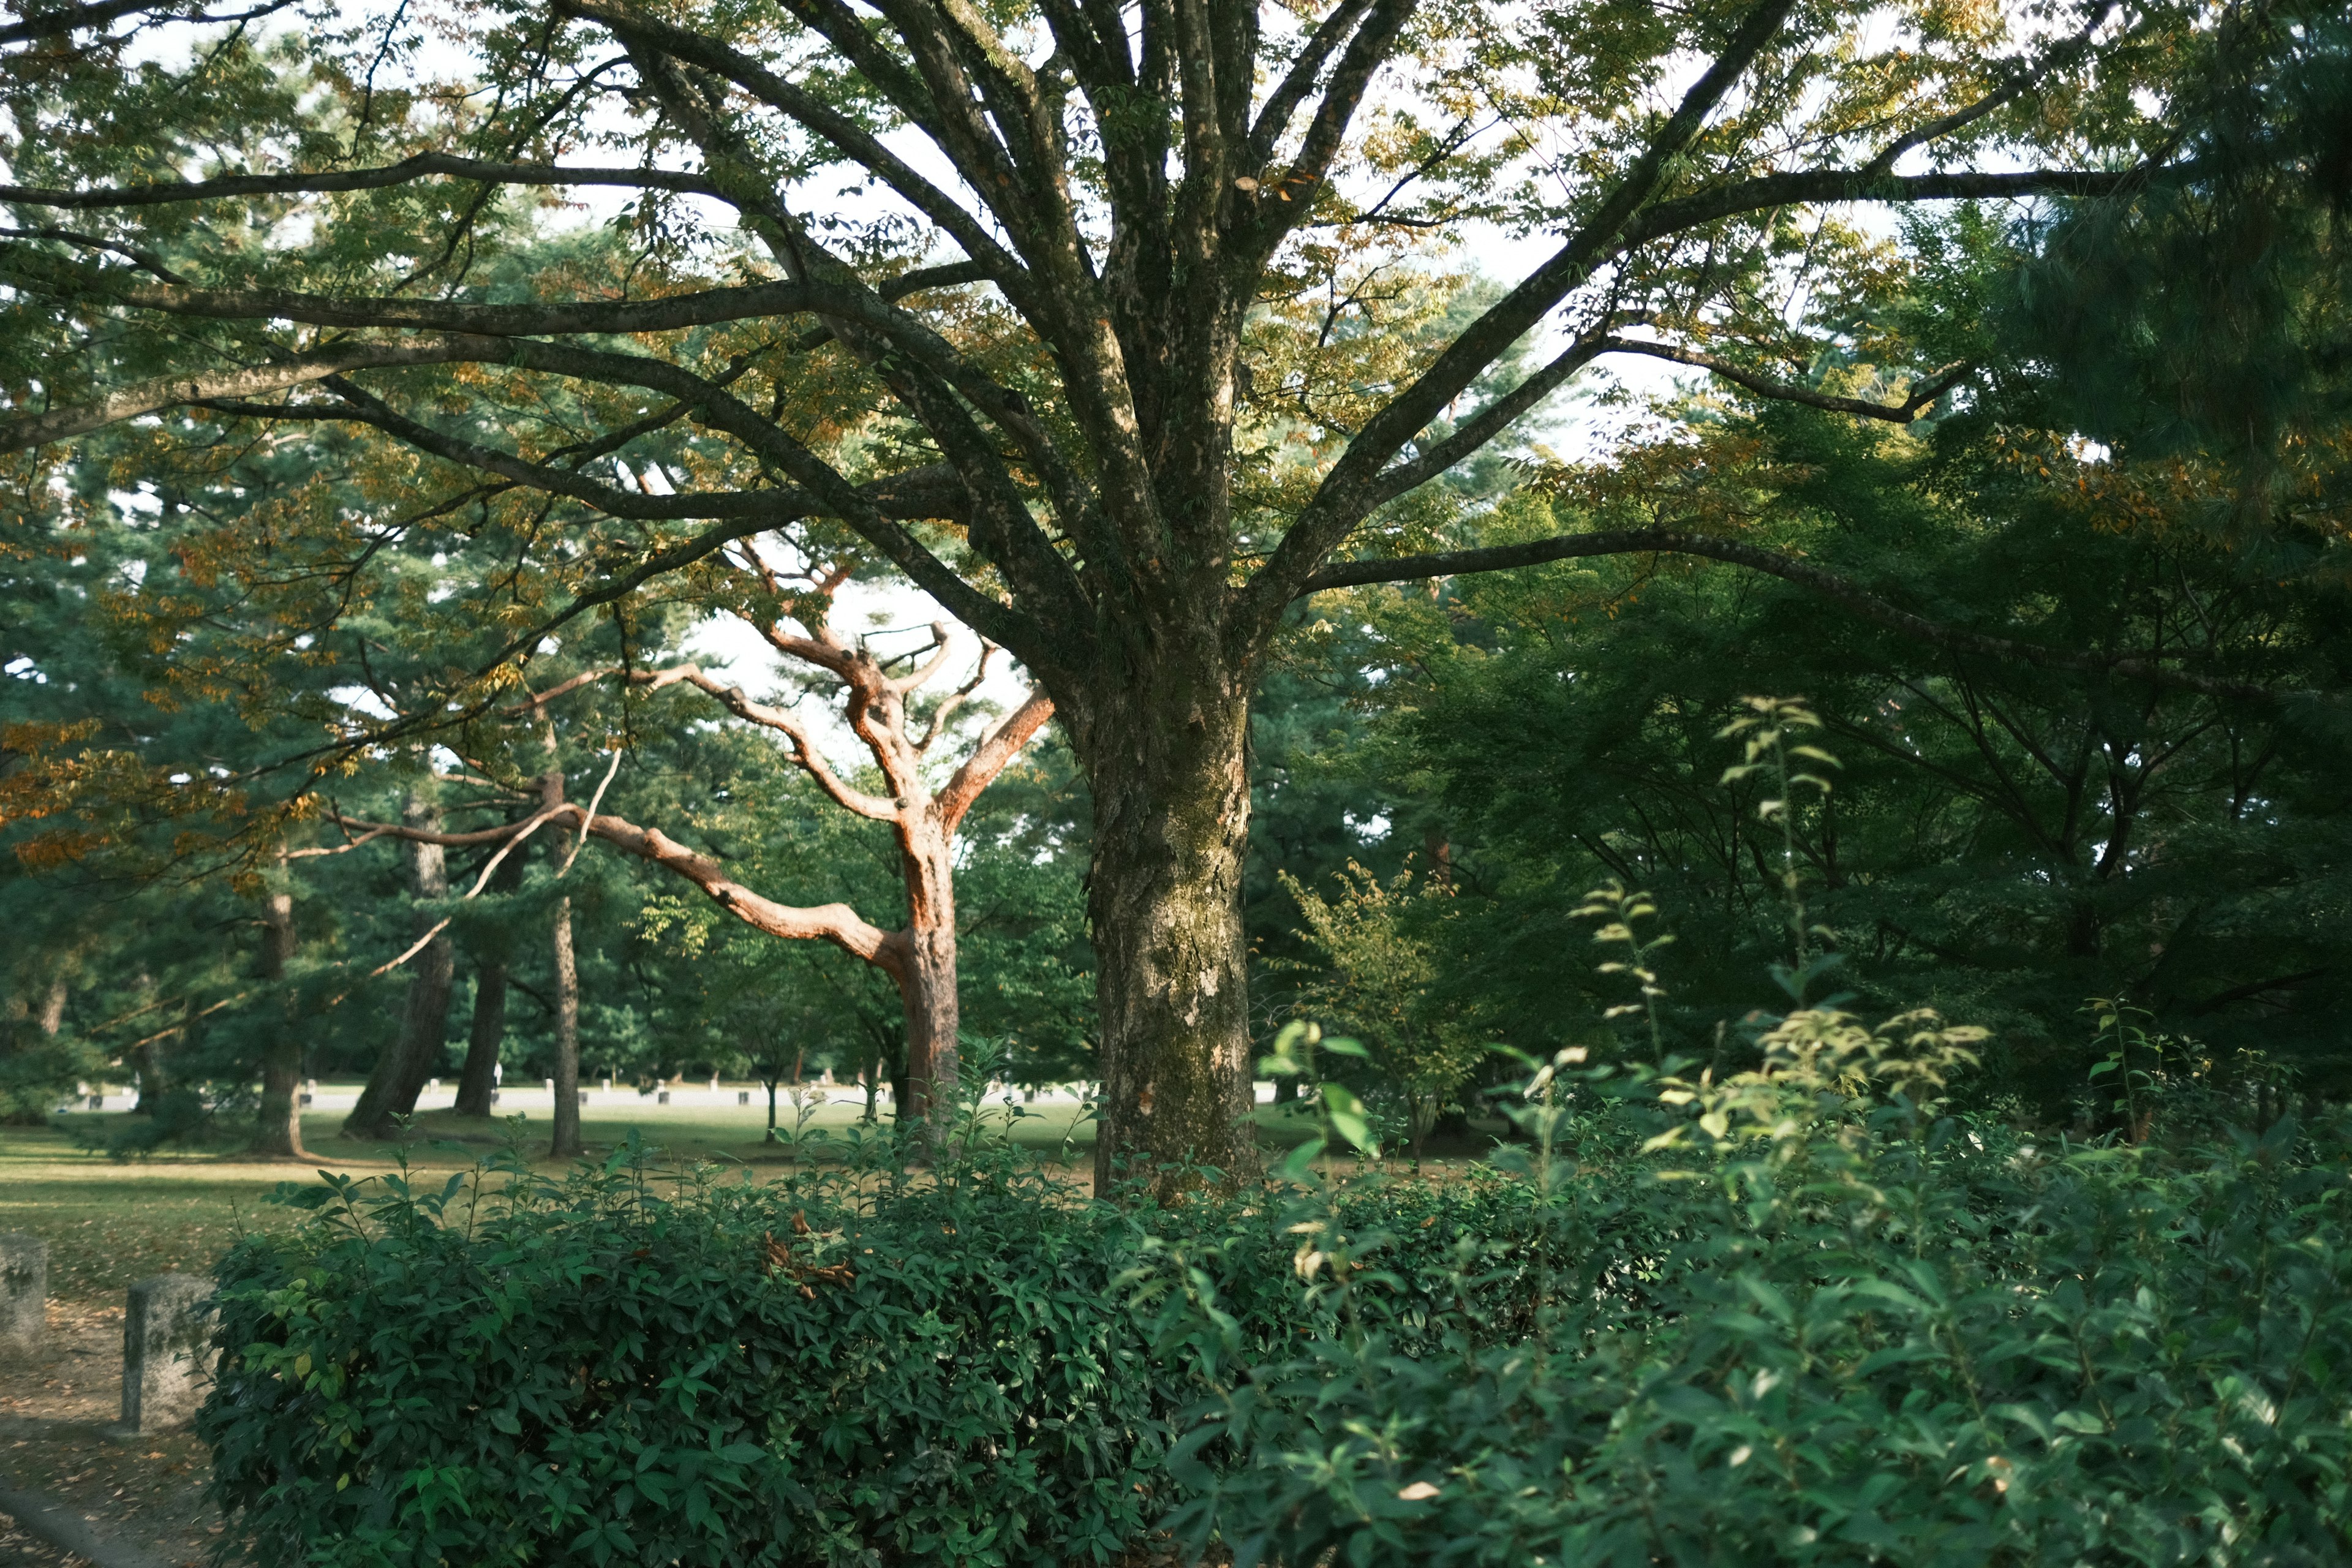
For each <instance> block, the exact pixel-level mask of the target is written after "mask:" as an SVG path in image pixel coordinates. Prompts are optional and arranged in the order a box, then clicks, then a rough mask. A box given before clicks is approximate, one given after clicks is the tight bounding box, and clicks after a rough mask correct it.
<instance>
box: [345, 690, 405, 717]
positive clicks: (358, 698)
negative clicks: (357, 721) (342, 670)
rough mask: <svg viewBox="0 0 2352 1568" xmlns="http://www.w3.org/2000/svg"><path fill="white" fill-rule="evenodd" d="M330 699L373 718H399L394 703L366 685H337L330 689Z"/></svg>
mask: <svg viewBox="0 0 2352 1568" xmlns="http://www.w3.org/2000/svg"><path fill="white" fill-rule="evenodd" d="M327 696H328V698H329V699H330V700H333V701H336V702H340V703H341V704H342V705H343V706H344V707H346V708H348V709H350V710H352V711H353V712H354V713H364V714H366V715H367V716H368V717H369V718H371V719H397V718H399V717H400V715H399V714H397V713H395V712H394V711H393V710H392V705H391V704H390V703H388V702H386V701H385V700H383V698H381V697H378V696H377V695H376V694H375V693H374V692H373V691H370V690H369V689H367V688H366V687H364V686H337V687H331V688H330V689H328V692H327Z"/></svg>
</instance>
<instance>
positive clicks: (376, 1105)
mask: <svg viewBox="0 0 2352 1568" xmlns="http://www.w3.org/2000/svg"><path fill="white" fill-rule="evenodd" d="M401 816H402V819H403V821H404V824H405V825H406V826H410V827H413V828H416V829H419V830H421V831H423V832H426V833H437V832H438V831H440V827H441V821H440V813H439V812H437V811H436V810H435V809H434V807H433V806H432V805H431V804H430V803H428V802H426V801H425V800H424V799H422V798H421V797H419V796H416V795H411V796H409V798H408V803H407V805H405V806H404V808H403V810H402V812H401ZM407 842H408V850H409V855H408V871H409V882H410V887H411V889H412V891H413V892H414V893H415V898H416V900H417V911H416V933H417V935H419V936H423V935H425V932H427V931H431V930H432V929H433V925H434V921H435V919H436V917H435V915H434V913H433V910H432V903H433V902H435V901H438V900H442V899H445V898H446V897H448V894H449V868H448V859H447V857H446V854H445V852H444V851H443V850H442V847H441V846H439V845H438V844H435V843H431V842H428V841H426V840H425V839H422V838H412V839H410V840H408V841H407ZM456 981H457V952H456V950H455V948H454V947H453V946H452V945H451V943H450V942H449V938H448V934H447V933H446V931H445V932H443V933H441V934H438V935H436V936H434V937H433V938H432V939H431V940H430V941H428V942H425V948H424V951H422V952H419V953H418V954H417V955H416V956H415V958H414V959H413V960H411V961H410V971H409V981H408V998H407V1004H406V1005H405V1006H404V1008H403V1009H402V1012H401V1022H400V1037H399V1039H398V1040H396V1041H395V1042H394V1044H393V1045H392V1047H390V1048H388V1049H387V1050H386V1051H385V1052H384V1053H383V1056H381V1057H379V1058H377V1059H376V1064H375V1070H374V1071H373V1072H372V1073H370V1074H369V1075H368V1081H367V1087H366V1088H365V1089H362V1090H361V1091H360V1099H359V1103H358V1104H357V1105H354V1106H353V1107H352V1113H351V1115H350V1117H349V1118H347V1119H346V1120H345V1121H344V1122H343V1134H344V1136H346V1137H350V1138H367V1139H384V1138H389V1137H391V1136H392V1135H393V1132H394V1125H393V1123H394V1118H396V1117H403V1116H408V1115H412V1114H414V1113H415V1110H416V1097H417V1095H418V1094H420V1093H421V1092H423V1090H424V1089H425V1079H427V1078H429V1077H430V1076H432V1071H433V1067H434V1064H435V1063H436V1061H437V1060H438V1059H439V1058H440V1055H441V1047H442V1044H443V1042H444V1040H445V1039H446V1037H447V1036H448V1032H449V993H450V990H451V988H452V987H453V986H454V985H455V984H456Z"/></svg>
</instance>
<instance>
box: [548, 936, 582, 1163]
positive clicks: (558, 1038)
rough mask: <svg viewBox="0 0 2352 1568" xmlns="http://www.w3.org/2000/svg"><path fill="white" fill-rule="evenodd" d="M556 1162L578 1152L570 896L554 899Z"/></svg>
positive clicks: (576, 994)
mask: <svg viewBox="0 0 2352 1568" xmlns="http://www.w3.org/2000/svg"><path fill="white" fill-rule="evenodd" d="M547 1152H549V1153H550V1154H552V1155H553V1156H555V1157H556V1158H557V1159H559V1160H561V1159H569V1158H571V1157H573V1156H575V1155H577V1154H578V1153H579V1152H580V969H579V965H578V964H577V963H575V962H574V959H573V956H572V895H571V894H569V893H565V894H563V895H562V897H561V898H559V899H557V900H555V1137H554V1139H553V1141H552V1142H551V1143H550V1144H549V1145H548V1151H547Z"/></svg>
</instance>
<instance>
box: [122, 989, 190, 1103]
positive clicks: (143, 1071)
mask: <svg viewBox="0 0 2352 1568" xmlns="http://www.w3.org/2000/svg"><path fill="white" fill-rule="evenodd" d="M186 1018H187V1026H186V1027H185V1028H184V1029H183V1030H182V1031H181V1037H182V1041H183V1043H185V1040H186V1037H187V1036H188V1035H189V1034H190V1033H192V1032H194V1028H195V1026H196V1004H195V1001H194V998H191V999H190V1000H189V1002H188V1005H187V1008H186ZM131 1068H132V1070H133V1071H135V1072H136V1073H137V1074H138V1075H139V1100H138V1103H137V1104H135V1105H133V1106H132V1107H131V1115H133V1116H152V1115H154V1114H155V1112H156V1110H158V1109H159V1108H161V1107H162V1105H163V1041H162V1040H150V1041H148V1042H147V1043H146V1044H145V1045H143V1046H141V1047H138V1048H137V1049H135V1050H133V1051H132V1052H131Z"/></svg>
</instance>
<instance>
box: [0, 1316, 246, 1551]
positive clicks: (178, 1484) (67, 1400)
mask: <svg viewBox="0 0 2352 1568" xmlns="http://www.w3.org/2000/svg"><path fill="white" fill-rule="evenodd" d="M121 1408H122V1308H121V1306H120V1305H115V1306H109V1307H98V1306H89V1305H85V1304H79V1303H75V1302H69V1301H58V1300H52V1301H50V1302H49V1309H48V1337H47V1343H46V1344H45V1345H44V1346H43V1347H42V1348H41V1350H40V1351H38V1352H36V1353H35V1354H34V1355H33V1356H32V1357H31V1358H29V1359H26V1358H21V1357H20V1358H14V1359H5V1360H0V1481H5V1483H6V1484H8V1485H9V1486H12V1487H15V1488H17V1489H20V1490H24V1491H30V1492H38V1493H41V1494H43V1495H45V1496H47V1497H48V1498H50V1499H53V1500H57V1501H59V1502H63V1503H66V1504H68V1505H69V1506H70V1507H72V1508H73V1509H75V1510H78V1511H79V1513H80V1515H81V1517H82V1519H83V1520H84V1521H85V1522H86V1523H88V1525H89V1528H90V1530H91V1531H93V1532H95V1533H96V1534H97V1536H98V1537H99V1539H100V1540H101V1541H104V1542H118V1543H120V1544H121V1545H124V1546H130V1547H135V1548H137V1549H139V1550H141V1551H143V1552H148V1553H149V1554H151V1555H152V1556H154V1557H157V1558H160V1559H162V1560H163V1562H165V1563H184V1564H187V1565H189V1568H202V1565H203V1564H205V1563H209V1562H210V1560H211V1554H212V1552H213V1550H214V1548H215V1545H217V1544H218V1543H219V1542H220V1541H221V1539H222V1537H223V1535H224V1534H225V1533H226V1526H225V1525H224V1524H223V1523H222V1522H221V1518H220V1515H219V1514H218V1513H217V1512H216V1511H215V1510H214V1509H213V1508H212V1506H211V1505H210V1504H209V1503H207V1502H206V1501H205V1498H204V1478H205V1450H204V1446H203V1445H202V1444H200V1443H198V1442H197V1441H196V1440H195V1439H194V1437H192V1436H188V1435H187V1434H186V1433H185V1432H177V1433H170V1434H165V1435H163V1436H152V1435H151V1436H144V1437H124V1436H117V1435H116V1434H115V1432H114V1430H113V1426H114V1423H115V1421H116V1419H117V1418H118V1417H119V1416H120V1415H121ZM9 1523H10V1521H6V1520H5V1518H0V1568H16V1565H17V1564H20V1563H21V1564H25V1565H26V1568H34V1565H37V1568H57V1565H60V1564H67V1563H72V1564H76V1565H77V1568H79V1564H80V1563H81V1560H80V1559H79V1558H75V1557H68V1556H67V1555H66V1554H64V1553H62V1552H55V1551H52V1550H51V1549H49V1548H47V1547H45V1546H42V1545H41V1544H40V1543H39V1542H35V1541H33V1540H32V1539H31V1538H29V1537H28V1536H26V1534H25V1533H24V1532H23V1531H20V1530H11V1529H9V1528H8V1525H9ZM240 1560H241V1554H240V1557H232V1558H231V1559H230V1561H231V1562H232V1563H234V1562H237V1561H240Z"/></svg>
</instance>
